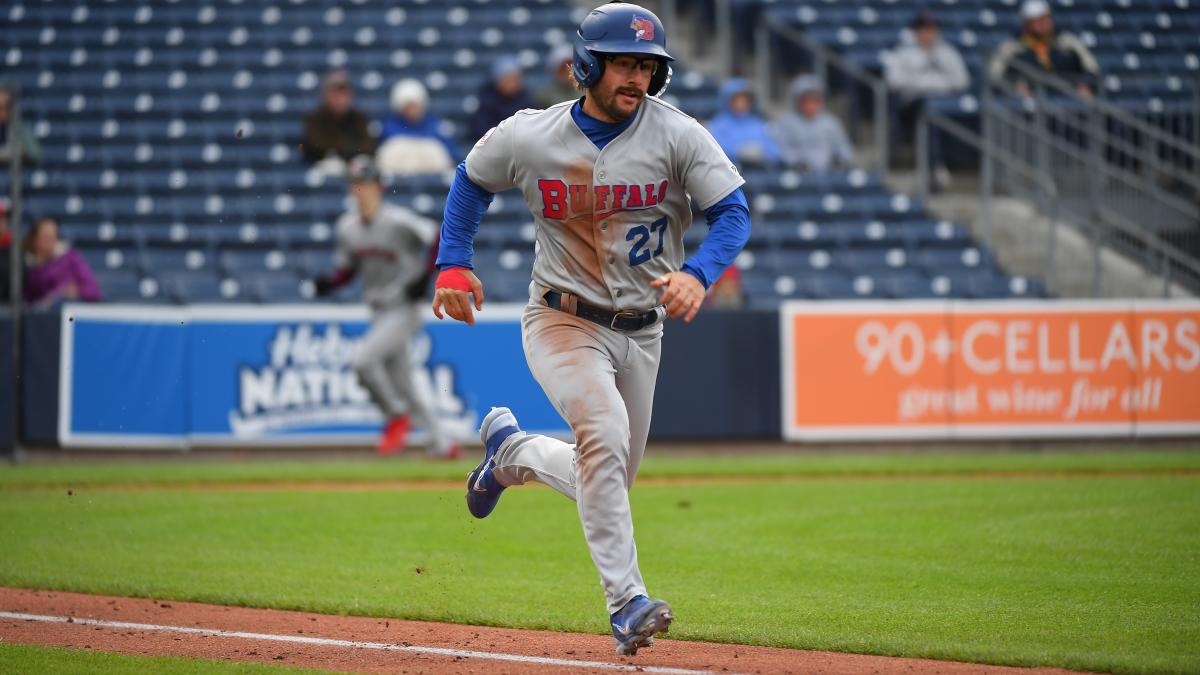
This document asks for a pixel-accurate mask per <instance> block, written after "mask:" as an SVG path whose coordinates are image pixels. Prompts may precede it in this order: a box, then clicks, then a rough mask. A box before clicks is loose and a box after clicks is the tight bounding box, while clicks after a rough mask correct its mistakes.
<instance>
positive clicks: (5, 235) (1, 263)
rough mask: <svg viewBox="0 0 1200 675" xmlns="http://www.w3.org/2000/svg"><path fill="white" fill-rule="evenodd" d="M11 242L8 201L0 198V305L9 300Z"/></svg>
mask: <svg viewBox="0 0 1200 675" xmlns="http://www.w3.org/2000/svg"><path fill="white" fill-rule="evenodd" d="M12 242H13V235H12V230H11V229H9V227H8V199H6V198H4V197H0V303H7V302H8V301H9V299H10V298H9V293H10V292H11V288H10V281H11V280H10V279H9V274H10V272H9V270H11V269H12V267H11V265H12V248H11V247H12Z"/></svg>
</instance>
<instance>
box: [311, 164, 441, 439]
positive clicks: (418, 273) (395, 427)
mask: <svg viewBox="0 0 1200 675" xmlns="http://www.w3.org/2000/svg"><path fill="white" fill-rule="evenodd" d="M347 176H348V178H349V180H350V191H351V193H352V194H353V196H354V204H355V207H356V208H354V209H351V210H350V211H348V212H346V213H344V214H342V216H341V218H340V219H338V222H337V250H336V253H335V264H336V265H337V269H336V270H335V271H334V272H333V274H331V275H329V276H324V277H320V278H318V279H316V280H314V282H313V283H314V285H315V286H316V291H317V295H321V296H324V295H328V294H330V293H332V292H333V291H334V290H336V289H337V288H339V287H341V286H343V285H345V284H347V283H349V282H350V281H351V280H352V279H354V277H355V276H357V275H358V274H360V273H361V275H362V279H363V296H364V299H365V300H366V302H367V305H368V306H369V307H370V308H371V329H370V331H369V332H368V333H367V335H366V337H365V338H363V341H362V342H361V343H360V344H359V347H358V351H357V352H356V353H355V355H354V370H355V372H356V373H357V374H358V378H359V381H360V382H362V385H363V386H364V387H365V388H366V389H367V391H368V392H370V394H371V398H372V399H373V400H374V401H375V404H376V405H378V406H379V409H380V410H381V411H382V412H383V414H384V416H385V417H386V419H387V423H386V426H385V427H384V431H383V436H382V437H381V438H380V441H379V452H380V453H381V454H391V453H394V452H397V451H399V450H403V449H404V445H405V442H406V440H407V437H408V431H409V429H410V428H411V426H412V419H413V418H415V419H416V422H417V424H419V425H420V426H421V427H423V428H424V429H426V430H427V432H428V433H429V438H430V443H429V454H431V455H433V456H435V457H445V458H452V457H457V456H458V454H459V452H460V450H459V448H458V446H457V445H455V444H454V442H453V440H452V439H451V438H449V437H448V434H447V433H446V431H445V429H443V428H442V426H441V424H439V422H438V419H437V416H436V414H435V413H434V408H433V392H432V391H431V389H430V384H429V382H428V380H427V378H425V377H422V373H420V372H419V366H418V365H416V364H414V363H413V362H412V356H411V353H410V351H411V350H410V346H411V343H412V338H413V336H414V335H415V334H416V333H417V331H419V330H420V329H421V318H420V313H419V311H418V306H417V301H418V300H420V299H421V298H423V297H424V296H425V289H426V287H427V285H428V282H429V275H430V267H429V261H430V260H431V248H432V247H433V246H434V243H435V241H436V237H437V224H436V223H434V222H433V221H431V220H428V219H426V218H422V217H420V216H419V215H417V214H416V213H413V212H412V211H410V210H409V209H406V208H404V207H402V206H397V205H395V204H389V203H388V202H386V201H384V199H383V184H382V183H381V182H380V177H379V172H378V171H377V169H376V167H375V162H374V160H373V159H372V158H370V157H368V156H366V155H361V156H359V157H355V158H353V159H352V160H351V162H350V165H349V167H348V170H347Z"/></svg>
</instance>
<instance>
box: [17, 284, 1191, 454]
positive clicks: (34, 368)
mask: <svg viewBox="0 0 1200 675" xmlns="http://www.w3.org/2000/svg"><path fill="white" fill-rule="evenodd" d="M520 313H521V307H520V306H517V305H507V306H506V305H494V306H489V307H488V308H487V309H486V311H485V312H484V313H482V315H481V316H480V321H479V323H478V325H476V326H475V327H468V326H465V325H462V324H458V323H452V322H439V321H436V320H434V319H433V318H432V317H430V318H429V319H428V320H427V322H426V330H425V332H424V333H423V334H422V335H421V338H420V339H419V340H418V342H417V345H416V346H417V348H416V353H415V355H414V356H415V358H416V360H417V361H418V362H419V363H420V364H421V365H422V366H423V368H422V372H423V373H424V374H425V376H426V377H427V378H428V382H429V385H430V386H431V387H432V388H433V390H434V392H435V400H436V406H437V410H438V414H439V416H440V417H441V418H442V420H443V421H444V422H445V423H446V424H447V425H449V426H450V427H451V429H453V430H454V433H456V434H458V435H459V436H461V437H462V438H464V439H471V438H473V437H474V435H475V427H476V425H477V423H478V420H479V419H481V418H482V416H483V415H484V414H485V413H486V411H487V409H488V408H489V407H490V406H492V405H508V406H511V407H513V408H514V410H516V411H517V412H518V414H519V415H520V419H521V421H522V424H523V425H524V426H525V427H526V428H527V429H531V430H536V431H541V432H545V433H551V434H554V435H559V436H564V437H566V436H569V433H570V432H569V429H567V427H566V425H565V423H563V421H562V420H561V419H560V418H559V417H558V415H557V414H556V413H555V411H554V410H553V408H552V407H551V406H550V404H549V402H548V401H547V400H546V398H545V396H544V394H543V393H542V392H541V389H540V387H538V385H537V384H536V382H534V380H533V378H532V376H531V375H530V374H529V370H528V368H527V367H526V365H525V361H524V355H523V352H522V348H521V341H520V325H519V319H520ZM366 319H367V315H366V311H365V309H364V308H361V307H350V306H345V305H295V306H263V305H207V306H206V305H195V306H190V307H154V306H142V305H128V306H122V305H67V306H66V307H65V308H64V309H63V311H62V312H61V314H50V315H32V318H31V320H30V321H28V322H26V327H25V330H24V331H23V332H24V334H25V344H26V346H25V356H24V357H23V359H22V361H23V362H22V366H21V367H22V372H23V374H24V379H23V383H24V388H23V396H25V399H26V401H27V405H26V406H25V415H24V417H23V420H24V422H23V432H24V437H25V438H26V439H27V441H28V442H30V443H32V444H36V445H56V444H57V445H63V446H66V447H117V448H130V449H134V448H178V449H185V448H189V447H197V446H239V447H241V446H270V447H276V446H288V445H304V446H312V445H328V446H333V447H337V446H345V445H362V444H369V443H371V442H372V441H373V439H374V438H375V436H376V434H377V433H378V429H379V426H380V423H381V420H380V417H379V414H378V412H377V411H376V410H375V408H374V406H372V405H371V403H370V401H369V400H368V399H367V396H366V393H365V392H364V391H363V390H362V388H361V387H360V386H359V384H358V382H357V380H356V378H355V376H354V374H353V372H352V370H351V369H350V358H351V355H352V354H353V351H354V349H355V346H356V344H357V342H358V340H359V339H361V336H362V334H363V333H364V332H365V330H366ZM1198 324H1200V303H1197V302H1169V303H1168V302H1143V301H1137V302H1134V301H1095V302H1066V301H1041V302H1028V301H1004V302H957V301H945V302H918V301H913V302H886V303H884V302H840V303H831V302H797V303H789V304H787V305H785V306H784V307H782V308H781V309H780V310H779V311H777V312H776V311H765V312H730V313H726V312H708V313H702V314H701V315H700V316H699V317H698V318H697V320H696V321H695V322H694V323H693V324H691V325H689V326H683V325H679V324H676V323H671V324H670V325H668V326H667V336H666V338H665V340H664V350H663V361H662V366H661V369H660V373H659V382H658V387H657V390H656V396H655V410H654V417H653V424H652V427H651V437H652V438H654V439H659V440H663V439H689V440H705V439H712V440H739V439H741V440H750V439H764V440H769V439H779V438H785V439H788V440H795V441H838V440H875V441H878V440H899V439H943V440H950V439H963V438H970V439H981V438H1045V437H1124V438H1136V437H1141V436H1162V435H1200V329H1198ZM3 366H4V362H3V360H2V358H0V371H2V370H3ZM4 403H5V402H4V398H3V394H0V407H2V406H3V405H4ZM4 431H5V429H0V442H2V441H3V435H4V434H3V433H2V432H4ZM421 436H422V433H421V432H420V430H418V432H417V433H416V434H415V438H416V439H417V440H418V441H419V440H421Z"/></svg>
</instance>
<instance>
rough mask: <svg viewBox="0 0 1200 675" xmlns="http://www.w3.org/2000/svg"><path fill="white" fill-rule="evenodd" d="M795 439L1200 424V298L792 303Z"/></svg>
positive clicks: (1061, 432) (1139, 429) (789, 419)
mask: <svg viewBox="0 0 1200 675" xmlns="http://www.w3.org/2000/svg"><path fill="white" fill-rule="evenodd" d="M781 324H782V348H783V352H784V353H783V367H784V373H783V378H782V379H783V401H784V411H783V420H784V437H785V438H789V439H793V440H829V439H847V440H850V439H880V438H883V439H886V438H986V437H1038V436H1096V435H1112V436H1134V435H1163V434H1196V433H1200V302H1194V301H1155V302H1144V301H1095V302H1071V301H1046V302H1024V301H1022V302H950V301H947V302H940V301H939V302H889V303H802V302H801V303H789V304H787V305H785V306H784V309H783V312H782V314H781Z"/></svg>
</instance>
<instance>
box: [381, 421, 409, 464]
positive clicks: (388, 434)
mask: <svg viewBox="0 0 1200 675" xmlns="http://www.w3.org/2000/svg"><path fill="white" fill-rule="evenodd" d="M411 426H412V422H411V421H409V419H408V415H400V416H399V417H393V418H392V419H390V420H388V423H387V426H386V427H384V429H383V437H382V438H380V439H379V454H381V455H384V456H387V455H394V454H396V453H397V452H400V451H401V450H403V449H404V444H405V442H406V441H407V440H408V430H409V428H410V427H411Z"/></svg>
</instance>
